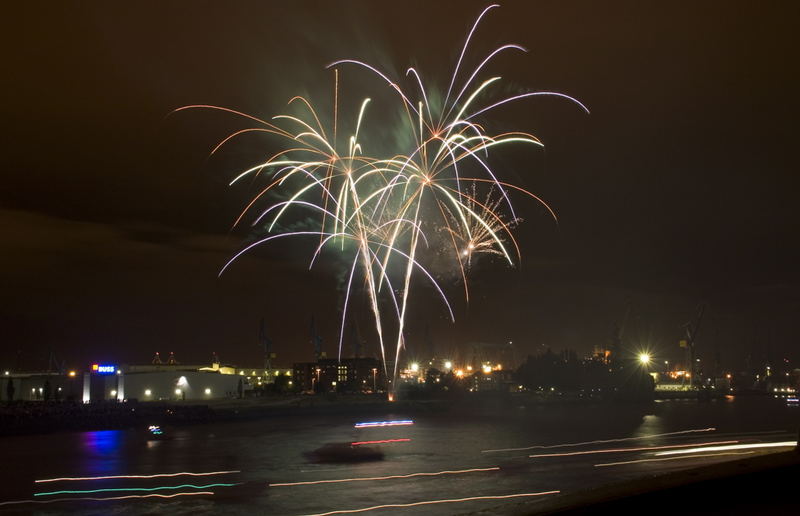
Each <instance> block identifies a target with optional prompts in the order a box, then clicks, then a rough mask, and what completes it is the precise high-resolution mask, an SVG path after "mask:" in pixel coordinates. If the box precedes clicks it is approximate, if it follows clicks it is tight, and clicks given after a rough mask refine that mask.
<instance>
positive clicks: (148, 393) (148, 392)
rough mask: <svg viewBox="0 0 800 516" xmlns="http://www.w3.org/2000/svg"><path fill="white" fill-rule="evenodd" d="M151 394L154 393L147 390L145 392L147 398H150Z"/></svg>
mask: <svg viewBox="0 0 800 516" xmlns="http://www.w3.org/2000/svg"><path fill="white" fill-rule="evenodd" d="M151 394H153V393H152V391H150V389H145V390H144V395H145V396H150V395H151Z"/></svg>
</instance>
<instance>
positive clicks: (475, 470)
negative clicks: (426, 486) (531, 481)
mask: <svg viewBox="0 0 800 516" xmlns="http://www.w3.org/2000/svg"><path fill="white" fill-rule="evenodd" d="M499 470H500V468H499V467H498V466H494V467H491V468H472V469H457V470H446V471H436V472H434V473H409V474H407V475H389V476H385V477H357V478H339V479H335V480H309V481H305V482H283V483H279V484H269V487H286V486H310V485H314V484H337V483H342V482H366V481H371V480H394V479H398V478H414V477H438V476H442V475H460V474H463V473H482V472H486V471H499Z"/></svg>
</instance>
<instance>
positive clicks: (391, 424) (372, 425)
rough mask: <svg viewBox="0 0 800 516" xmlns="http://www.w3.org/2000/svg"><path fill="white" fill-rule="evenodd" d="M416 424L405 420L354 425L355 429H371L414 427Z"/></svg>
mask: <svg viewBox="0 0 800 516" xmlns="http://www.w3.org/2000/svg"><path fill="white" fill-rule="evenodd" d="M413 424H414V422H413V421H412V420H410V419H403V420H399V421H370V422H367V423H356V424H355V425H353V426H354V427H355V428H371V427H376V426H406V425H413Z"/></svg>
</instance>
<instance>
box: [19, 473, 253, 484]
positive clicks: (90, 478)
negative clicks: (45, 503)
mask: <svg viewBox="0 0 800 516" xmlns="http://www.w3.org/2000/svg"><path fill="white" fill-rule="evenodd" d="M229 473H241V472H240V471H239V470H234V471H209V472H208V473H191V472H188V471H184V472H181V473H159V474H156V475H110V476H106V477H62V478H45V479H43V480H34V483H36V484H41V483H42V482H71V481H79V480H113V479H120V478H126V479H137V478H163V477H181V476H190V477H206V476H209V475H227V474H229Z"/></svg>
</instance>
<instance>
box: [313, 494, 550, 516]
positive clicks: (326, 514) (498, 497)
mask: <svg viewBox="0 0 800 516" xmlns="http://www.w3.org/2000/svg"><path fill="white" fill-rule="evenodd" d="M560 492H561V491H542V492H540V493H517V494H510V495H495V496H470V497H468V498H452V499H446V500H426V501H424V502H413V503H390V504H384V505H375V506H373V507H364V508H362V509H345V510H340V511H329V512H321V513H319V514H312V515H311V516H330V515H332V514H347V513H350V512H367V511H374V510H376V509H390V508H394V507H416V506H419V505H434V504H439V503H458V502H471V501H475V500H506V499H509V498H522V497H530V496H543V495H549V494H558V493H560Z"/></svg>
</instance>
